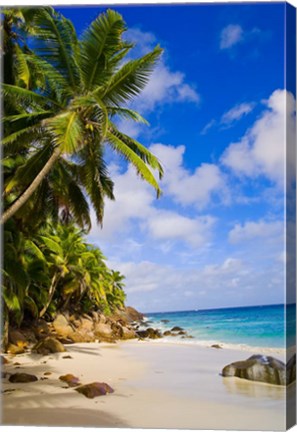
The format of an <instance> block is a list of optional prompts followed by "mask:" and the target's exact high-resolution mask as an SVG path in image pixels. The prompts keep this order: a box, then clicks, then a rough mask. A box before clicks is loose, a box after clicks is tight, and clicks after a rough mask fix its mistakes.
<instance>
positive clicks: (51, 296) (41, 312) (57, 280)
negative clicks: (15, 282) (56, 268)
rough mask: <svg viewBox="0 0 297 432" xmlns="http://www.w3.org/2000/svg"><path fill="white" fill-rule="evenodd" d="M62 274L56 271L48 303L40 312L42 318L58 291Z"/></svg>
mask: <svg viewBox="0 0 297 432" xmlns="http://www.w3.org/2000/svg"><path fill="white" fill-rule="evenodd" d="M60 277H61V274H60V273H55V274H54V277H53V279H52V283H51V286H50V289H49V292H48V299H47V302H46V304H45V305H44V307H43V308H42V309H41V311H40V312H39V318H42V317H43V315H44V314H45V312H46V311H47V309H48V307H49V305H50V304H51V301H52V299H53V296H54V294H55V291H56V287H57V285H58V282H59V280H60Z"/></svg>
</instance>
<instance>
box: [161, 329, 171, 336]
mask: <svg viewBox="0 0 297 432" xmlns="http://www.w3.org/2000/svg"><path fill="white" fill-rule="evenodd" d="M163 336H172V333H171V331H170V330H166V331H164V333H163Z"/></svg>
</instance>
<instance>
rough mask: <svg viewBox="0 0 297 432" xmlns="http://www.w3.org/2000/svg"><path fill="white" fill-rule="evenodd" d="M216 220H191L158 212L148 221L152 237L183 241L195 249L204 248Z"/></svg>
mask: <svg viewBox="0 0 297 432" xmlns="http://www.w3.org/2000/svg"><path fill="white" fill-rule="evenodd" d="M214 223H215V218H213V217H211V216H203V217H196V218H190V217H186V216H182V215H180V214H178V213H175V212H170V211H165V210H161V211H156V212H155V213H154V215H153V216H152V217H151V218H150V219H149V221H148V229H149V232H150V234H151V236H152V237H153V238H155V239H158V240H181V241H183V242H185V243H187V244H188V245H190V246H193V247H201V246H204V245H205V243H206V242H207V240H208V237H209V236H210V231H211V228H212V227H213V225H214Z"/></svg>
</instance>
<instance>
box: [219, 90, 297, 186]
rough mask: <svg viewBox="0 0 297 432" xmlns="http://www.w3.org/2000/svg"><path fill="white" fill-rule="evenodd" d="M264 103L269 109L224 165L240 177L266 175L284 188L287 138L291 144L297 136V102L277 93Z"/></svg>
mask: <svg viewBox="0 0 297 432" xmlns="http://www.w3.org/2000/svg"><path fill="white" fill-rule="evenodd" d="M264 103H265V105H266V107H267V109H266V110H265V111H264V113H263V114H262V115H261V117H260V118H259V119H258V120H257V121H256V122H255V123H254V125H253V126H252V128H251V129H250V130H248V131H247V133H246V134H245V135H244V136H243V138H242V139H241V140H240V141H239V142H236V143H232V144H231V145H230V146H229V147H228V148H227V149H226V151H225V152H224V154H223V156H222V158H221V161H222V163H223V164H224V165H225V166H227V167H229V168H231V169H232V170H233V171H234V173H235V174H237V175H245V176H249V177H256V176H259V175H264V176H266V177H267V178H268V179H270V180H271V181H273V182H275V183H276V184H278V185H279V186H283V184H284V176H285V171H284V169H285V163H286V159H285V158H286V151H285V150H286V138H287V139H288V140H289V139H291V141H292V137H293V136H294V134H295V118H294V115H295V109H294V106H295V101H294V97H293V95H292V94H290V93H287V92H286V91H285V90H276V91H274V92H273V93H272V95H271V96H270V98H269V99H268V100H267V101H264ZM288 163H289V165H290V158H289V159H288ZM289 168H290V167H289Z"/></svg>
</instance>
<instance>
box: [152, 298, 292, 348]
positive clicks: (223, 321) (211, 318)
mask: <svg viewBox="0 0 297 432" xmlns="http://www.w3.org/2000/svg"><path fill="white" fill-rule="evenodd" d="M285 316H286V320H287V329H288V339H287V346H293V345H295V327H296V326H295V323H296V313H295V305H289V306H288V307H287V310H286V313H285V308H284V305H269V306H249V307H238V308H228V309H208V310H192V311H181V312H162V313H148V314H146V319H147V320H148V321H149V325H150V326H152V327H154V328H159V329H160V330H161V331H162V332H164V331H166V330H170V329H172V327H174V326H179V327H182V328H183V329H185V330H186V331H187V332H188V333H189V334H190V335H192V336H193V339H184V338H182V337H181V336H179V337H177V339H175V340H176V341H179V342H180V343H189V342H191V343H195V342H196V343H200V344H215V343H222V344H231V345H232V346H233V345H240V346H249V347H263V348H285V346H286V339H285ZM164 320H166V322H164ZM167 320H168V322H167ZM162 341H164V339H162ZM166 341H173V338H172V337H167V338H165V342H166Z"/></svg>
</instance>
